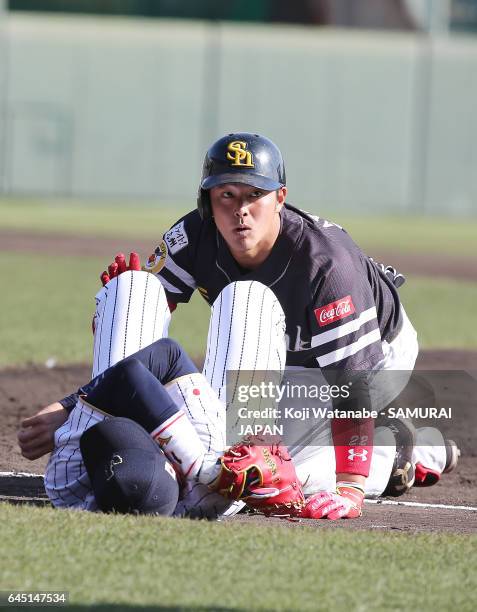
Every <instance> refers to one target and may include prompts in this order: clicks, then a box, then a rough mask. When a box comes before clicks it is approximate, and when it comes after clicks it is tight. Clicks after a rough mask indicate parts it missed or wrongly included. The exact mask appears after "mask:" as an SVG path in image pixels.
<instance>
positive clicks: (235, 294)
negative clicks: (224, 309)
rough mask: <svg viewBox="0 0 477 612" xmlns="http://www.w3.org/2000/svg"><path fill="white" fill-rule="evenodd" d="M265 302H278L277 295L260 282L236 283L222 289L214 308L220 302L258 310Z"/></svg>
mask: <svg viewBox="0 0 477 612" xmlns="http://www.w3.org/2000/svg"><path fill="white" fill-rule="evenodd" d="M264 300H269V301H270V300H271V301H278V300H277V296H276V295H275V293H274V292H273V291H272V290H271V289H270V288H269V287H267V286H266V285H264V284H263V283H261V282H260V281H255V280H254V281H235V282H233V283H230V284H229V285H227V286H225V287H224V288H223V289H222V291H221V292H220V293H219V295H218V296H217V298H216V300H215V302H214V306H215V304H217V303H218V302H222V303H226V304H227V303H231V304H242V305H246V306H247V307H248V308H256V307H257V306H259V305H260V304H261V303H262V302H263V301H264Z"/></svg>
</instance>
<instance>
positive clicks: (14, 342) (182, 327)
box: [0, 251, 210, 367]
mask: <svg viewBox="0 0 477 612" xmlns="http://www.w3.org/2000/svg"><path fill="white" fill-rule="evenodd" d="M103 268H104V261H103V259H101V258H94V257H83V258H81V260H80V259H78V258H76V257H61V258H55V257H51V256H46V255H41V256H40V255H38V256H35V257H30V256H29V257H19V256H18V255H17V254H14V253H2V252H1V251H0V279H1V283H2V315H1V316H2V322H1V325H0V367H3V366H5V365H17V364H23V363H28V362H37V363H43V362H45V361H46V360H47V359H49V358H54V359H55V360H56V361H57V362H58V363H75V362H88V361H91V358H92V338H93V337H92V334H91V319H92V316H93V313H94V296H95V294H96V292H97V291H98V290H99V288H100V284H99V280H98V276H99V272H100V271H101V270H102V269H103ZM189 306H190V307H181V306H179V307H178V308H177V310H176V312H175V313H174V316H173V319H172V323H171V326H170V328H169V332H170V335H171V337H173V338H175V339H176V340H178V341H179V342H180V343H181V344H182V345H183V346H184V348H186V350H187V351H188V352H189V354H190V355H192V356H194V357H197V356H200V355H202V353H203V352H204V350H205V349H204V347H205V342H206V338H207V329H208V324H209V312H210V311H209V307H208V306H207V304H206V303H205V302H204V301H203V299H202V298H201V297H200V296H199V294H198V293H197V294H196V295H195V296H194V297H193V300H192V303H191V305H189Z"/></svg>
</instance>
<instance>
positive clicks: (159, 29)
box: [0, 15, 477, 213]
mask: <svg viewBox="0 0 477 612" xmlns="http://www.w3.org/2000/svg"><path fill="white" fill-rule="evenodd" d="M6 33H7V38H6V39H5V38H4V39H3V44H0V53H1V55H0V68H3V69H4V70H5V72H4V74H6V78H4V79H3V87H1V90H0V108H3V109H4V111H5V110H6V112H2V113H0V121H1V122H2V125H0V128H1V129H0V138H2V134H3V135H4V136H3V139H2V143H1V144H2V146H1V147H0V153H1V152H2V151H3V160H2V161H3V167H4V172H3V176H2V173H0V191H3V192H4V193H32V194H42V195H48V194H53V195H54V194H58V195H60V194H61V195H63V194H71V195H74V196H79V197H82V196H88V195H94V196H125V197H129V198H135V197H137V198H140V197H150V196H152V197H157V198H158V199H161V200H169V201H171V200H184V199H190V200H191V201H193V199H194V197H195V193H196V189H197V183H198V180H199V176H200V169H201V163H202V158H203V154H204V152H205V149H206V148H207V146H208V144H210V143H211V142H212V141H213V140H215V139H216V138H217V137H219V136H221V135H222V134H223V133H226V132H230V131H234V130H244V131H257V132H262V133H265V134H267V135H268V136H269V137H271V138H272V139H273V140H275V141H276V142H277V144H278V145H279V146H280V147H281V149H282V151H283V153H284V156H285V159H286V164H287V174H288V183H289V188H290V201H292V202H295V203H297V204H299V205H303V206H306V207H308V208H312V209H315V210H318V209H319V208H320V207H323V206H325V207H326V208H329V207H331V206H336V207H340V208H347V209H353V210H359V209H361V208H366V209H367V210H372V209H378V210H389V211H397V212H399V211H402V212H406V211H441V212H444V211H445V212H453V211H455V212H463V213H468V212H477V178H476V176H477V173H476V172H475V168H476V163H475V162H476V157H477V125H476V123H477V113H476V109H477V40H475V39H472V38H466V37H455V36H454V37H444V38H442V39H440V38H439V39H434V42H433V43H431V42H430V39H428V38H426V37H425V36H418V35H413V34H403V33H385V34H383V33H377V32H367V31H357V32H350V31H349V30H348V31H340V30H327V29H322V28H320V29H315V28H299V27H287V26H273V27H268V28H267V27H263V26H253V25H231V24H215V25H214V24H209V23H206V22H183V21H174V20H162V21H143V20H127V19H109V18H103V19H101V18H79V17H40V16H30V15H14V16H11V17H10V18H9V23H8V28H7V32H6ZM1 82H2V81H1V80H0V83H1ZM2 102H3V105H2ZM0 166H1V165H0Z"/></svg>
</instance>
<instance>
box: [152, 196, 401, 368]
mask: <svg viewBox="0 0 477 612" xmlns="http://www.w3.org/2000/svg"><path fill="white" fill-rule="evenodd" d="M280 218H281V228H280V233H279V236H278V238H277V240H276V242H275V244H274V246H273V248H272V251H271V253H270V255H269V256H268V258H267V259H266V260H265V261H264V262H263V263H262V264H261V265H260V266H259V267H258V268H256V269H255V270H250V271H247V270H245V271H244V270H243V269H241V268H240V267H239V265H238V264H237V262H236V261H235V260H234V258H233V257H232V255H231V253H230V251H229V249H228V246H227V244H226V243H225V241H224V239H223V238H222V236H221V234H220V233H219V232H218V230H217V228H216V226H215V224H214V222H213V220H206V221H203V220H202V219H201V217H200V215H199V213H198V211H197V210H195V211H192V212H190V213H188V214H187V215H186V216H184V217H183V218H182V219H180V220H179V221H178V222H177V223H176V224H175V225H174V226H173V227H172V228H171V229H170V230H168V231H167V232H166V233H165V234H164V236H163V241H162V243H161V245H160V246H159V247H158V248H157V249H156V252H155V255H153V256H151V257H150V258H149V261H148V268H149V269H150V270H151V271H152V272H155V273H156V274H157V275H158V276H159V278H160V280H161V282H162V284H163V285H164V288H165V290H166V294H167V297H168V300H169V301H170V302H172V303H179V302H188V301H189V299H190V297H191V295H192V293H193V292H194V290H195V289H198V291H199V292H200V293H201V295H202V296H203V297H204V299H206V300H207V302H208V303H209V304H212V303H213V302H214V300H215V299H216V297H217V296H218V294H219V293H220V291H221V290H222V289H223V288H224V287H225V286H226V285H227V284H229V283H231V282H234V281H239V280H257V281H260V282H261V283H263V284H264V285H266V286H267V287H270V289H271V290H272V291H273V292H274V293H275V295H276V296H277V298H278V300H279V302H280V304H281V306H282V308H283V310H284V313H285V317H286V334H287V365H288V366H302V367H320V368H324V369H326V368H330V369H331V368H333V369H340V370H341V369H345V370H365V369H371V368H373V367H375V366H376V364H377V363H378V362H379V360H380V359H382V358H383V352H382V340H383V339H384V340H387V341H391V340H392V339H393V338H394V337H395V335H396V334H397V332H398V331H399V328H400V326H401V322H402V321H401V313H400V302H399V297H398V295H397V291H396V288H395V287H394V285H393V283H392V281H391V280H389V279H388V278H387V277H386V276H385V274H384V273H383V272H382V271H381V270H380V269H379V268H378V267H377V266H376V265H375V264H374V263H373V262H372V260H370V258H369V257H368V256H367V255H365V254H364V253H363V252H362V251H361V249H360V248H359V247H358V246H357V245H356V244H355V243H354V242H353V240H352V239H351V238H350V236H349V235H348V234H347V233H346V232H345V231H344V230H343V228H341V227H340V226H338V225H336V224H334V223H330V222H329V221H326V220H325V219H321V218H318V217H314V216H312V215H309V214H308V213H305V212H303V211H301V210H299V209H296V208H294V207H293V206H291V205H289V204H287V205H286V206H285V207H284V208H283V209H282V211H281V212H280Z"/></svg>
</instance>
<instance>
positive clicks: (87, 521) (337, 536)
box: [0, 504, 477, 612]
mask: <svg viewBox="0 0 477 612" xmlns="http://www.w3.org/2000/svg"><path fill="white" fill-rule="evenodd" d="M0 525H1V527H0V532H1V540H2V545H3V550H4V551H5V552H4V555H3V556H2V561H1V565H2V567H1V578H0V589H3V590H5V589H22V590H31V589H43V590H47V589H50V590H53V589H55V590H68V591H69V592H70V602H71V603H72V604H76V605H87V604H93V603H96V604H102V606H101V608H102V609H105V610H106V609H109V607H110V608H111V609H114V608H116V609H118V608H119V607H125V606H128V607H133V606H137V607H139V606H141V607H146V606H158V608H159V609H169V607H170V608H173V609H174V610H179V609H187V610H197V609H203V610H210V609H217V608H220V609H222V610H223V609H230V610H331V609H333V610H349V609H353V610H362V611H364V610H383V609H388V610H390V609H391V610H406V609H407V610H423V611H427V610H429V611H430V610H433V611H439V610H449V609H456V610H461V611H464V612H465V611H467V610H469V611H470V610H473V609H474V603H475V587H476V583H475V572H474V568H475V565H476V562H477V559H476V549H477V548H476V544H477V538H476V537H475V536H459V535H443V534H413V535H406V534H392V533H373V532H364V531H363V532H356V531H353V532H349V531H348V530H346V529H336V530H335V529H333V528H328V529H326V530H325V529H313V528H310V527H306V526H301V525H294V526H293V527H292V528H284V526H283V525H264V524H260V525H251V524H240V523H232V524H230V523H229V524H224V523H205V522H191V521H187V520H178V519H177V520H174V519H164V518H148V517H132V516H128V517H125V516H106V515H97V514H88V513H82V512H74V511H58V510H53V509H46V508H28V507H12V506H9V505H6V504H2V505H1V506H0ZM472 602H474V603H472Z"/></svg>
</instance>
